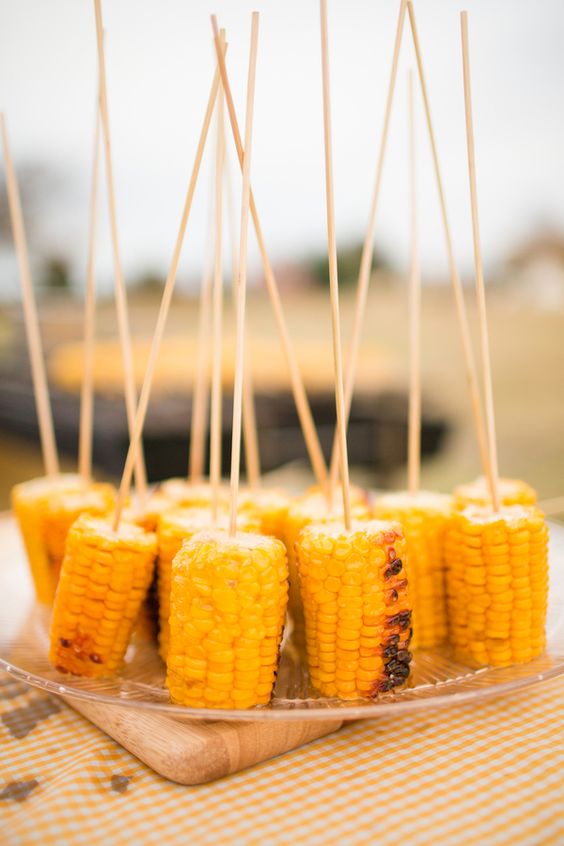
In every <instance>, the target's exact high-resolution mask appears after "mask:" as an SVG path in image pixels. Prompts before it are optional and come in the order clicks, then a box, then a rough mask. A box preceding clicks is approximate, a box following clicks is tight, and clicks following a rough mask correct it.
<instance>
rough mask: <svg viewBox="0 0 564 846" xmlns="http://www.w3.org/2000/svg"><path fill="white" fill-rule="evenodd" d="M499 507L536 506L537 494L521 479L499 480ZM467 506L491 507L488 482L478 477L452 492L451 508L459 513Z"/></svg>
mask: <svg viewBox="0 0 564 846" xmlns="http://www.w3.org/2000/svg"><path fill="white" fill-rule="evenodd" d="M498 487H499V499H500V503H501V505H536V503H537V492H536V491H535V489H534V488H532V487H531V486H530V485H528V484H527V483H526V482H523V481H521V479H499V480H498ZM468 505H491V497H490V488H489V484H488V480H487V479H486V478H485V477H484V476H479V477H478V478H477V479H475V480H474V481H473V482H469V483H468V484H467V485H459V486H458V487H457V488H455V489H454V492H453V507H454V508H455V509H456V510H457V511H461V510H462V509H463V508H466V507H467V506H468Z"/></svg>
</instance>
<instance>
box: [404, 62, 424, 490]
mask: <svg viewBox="0 0 564 846" xmlns="http://www.w3.org/2000/svg"><path fill="white" fill-rule="evenodd" d="M408 123H409V188H410V191H409V194H410V212H411V214H410V230H411V232H410V241H411V259H410V268H409V424H408V429H409V431H408V447H407V467H408V473H407V478H408V489H409V493H410V494H411V495H412V496H414V495H415V494H416V493H417V491H418V490H419V479H420V475H421V273H420V269H419V238H418V227H417V158H416V152H415V99H414V89H413V71H412V70H410V71H409V75H408Z"/></svg>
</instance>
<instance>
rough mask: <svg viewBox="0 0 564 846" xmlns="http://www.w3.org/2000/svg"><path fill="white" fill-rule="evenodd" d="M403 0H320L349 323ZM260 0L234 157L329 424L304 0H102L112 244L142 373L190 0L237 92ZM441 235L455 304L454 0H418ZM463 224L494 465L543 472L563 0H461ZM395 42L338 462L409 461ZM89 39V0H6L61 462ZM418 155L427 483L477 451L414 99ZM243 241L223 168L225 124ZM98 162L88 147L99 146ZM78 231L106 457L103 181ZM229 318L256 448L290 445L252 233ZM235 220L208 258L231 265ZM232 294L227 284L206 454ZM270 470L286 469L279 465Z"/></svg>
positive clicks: (180, 322) (6, 363) (30, 450)
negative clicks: (469, 126)
mask: <svg viewBox="0 0 564 846" xmlns="http://www.w3.org/2000/svg"><path fill="white" fill-rule="evenodd" d="M398 6H399V3H398V2H397V1H396V0H376V2H368V0H348V2H346V3H345V2H343V0H333V2H331V3H330V4H329V13H330V21H329V24H330V43H331V75H332V79H331V82H332V101H333V134H334V172H335V204H336V223H337V234H338V240H339V258H340V281H341V285H342V325H343V337H344V341H345V343H346V341H347V339H348V337H349V333H350V326H351V319H352V313H353V300H354V293H355V285H356V277H357V273H358V265H359V258H360V246H361V243H362V239H363V237H364V231H365V227H366V220H367V215H368V208H369V202H370V195H371V191H372V182H373V179H374V171H375V164H376V158H377V154H378V145H379V138H380V131H381V126H382V120H383V113H384V103H385V97H386V92H387V83H388V77H389V69H390V63H391V55H392V47H393V39H394V33H395V26H396V20H397V12H398ZM255 8H256V9H258V10H259V11H260V12H261V36H260V44H259V62H258V79H257V93H256V104H255V132H254V150H253V174H252V181H253V186H254V192H255V197H256V200H257V206H258V208H259V213H260V216H261V219H262V223H263V229H264V233H265V237H266V242H267V245H268V249H269V253H270V257H271V260H272V262H273V264H274V267H275V271H276V274H277V279H278V282H279V285H280V288H281V291H282V295H283V300H284V308H285V312H286V315H287V319H288V323H289V326H290V330H291V334H292V338H293V341H294V343H295V345H296V348H297V353H298V357H299V359H300V362H301V363H302V367H303V373H304V378H305V381H306V385H307V387H308V389H309V393H310V395H311V401H312V406H313V409H314V415H315V417H316V420H317V422H318V424H319V427H320V433H321V437H322V441H323V444H324V446H325V447H326V449H327V450H328V449H329V447H330V442H331V437H332V431H333V425H334V417H335V415H334V402H333V396H332V365H331V362H332V357H331V354H330V313H329V297H328V284H327V264H326V259H325V256H326V230H325V206H324V197H325V194H324V176H323V134H322V112H321V78H320V48H319V22H318V3H317V2H314V0H311V2H303V0H301V2H298V0H286V2H285V3H275V2H273V0H270V2H258V0H257V2H253V3H250V2H246V0H237V2H233V0H230V2H228V1H227V0H218V2H212V0H200V2H198V3H195V2H185V1H184V2H181V0H167V2H166V3H156V2H155V0H106V2H105V3H104V21H105V28H106V36H105V37H106V41H105V45H106V56H107V77H108V79H107V81H108V96H109V107H110V119H111V131H112V142H113V155H114V170H115V183H116V184H115V187H116V194H117V204H118V224H119V232H120V246H121V252H122V259H123V268H124V272H125V276H126V280H127V282H128V286H129V300H130V309H131V323H132V328H133V333H134V339H135V357H136V370H137V375H138V379H139V381H141V379H142V375H143V370H144V362H145V359H146V355H147V352H148V345H149V342H150V337H151V333H152V330H153V327H154V323H155V319H156V314H157V309H158V304H159V298H160V292H161V290H162V284H163V280H164V278H165V276H166V272H167V268H168V263H169V261H170V256H171V253H172V248H173V245H174V240H175V237H176V231H177V228H178V223H179V220H180V213H181V209H182V204H183V201H184V195H185V191H186V186H187V181H188V176H189V172H190V169H191V166H192V161H193V158H194V152H195V147H196V141H197V135H198V132H199V129H200V125H201V121H202V117H203V112H204V109H205V102H206V99H207V95H208V90H209V85H210V81H211V77H212V74H213V56H212V44H211V30H210V24H209V14H210V13H211V12H216V13H217V14H218V16H219V19H220V24H221V25H223V26H225V27H226V29H227V38H228V41H229V53H228V67H229V69H230V73H231V81H232V87H233V93H234V96H235V100H236V105H237V108H238V112H239V115H240V120H241V121H242V117H243V114H244V111H243V107H244V95H245V82H246V65H247V54H248V42H249V25H250V12H251V10H252V9H255ZM415 8H416V14H417V18H418V24H419V30H420V38H421V46H422V50H423V54H424V61H425V64H426V70H427V78H428V85H429V91H430V96H431V104H432V111H433V116H434V121H435V129H436V133H437V139H438V146H439V153H440V157H441V162H442V166H443V171H444V179H445V186H446V195H447V205H448V207H449V212H450V217H451V225H452V231H453V239H454V244H455V250H456V254H457V257H458V261H459V268H460V271H461V273H462V276H463V278H464V281H465V283H466V299H467V305H468V310H469V316H470V320H471V323H472V327H473V330H475V329H476V328H477V325H476V309H475V296H474V289H473V276H472V273H473V263H472V239H471V227H470V207H469V197H468V185H467V170H466V147H465V134H464V133H465V129H464V107H463V100H462V72H461V57H460V35H459V19H458V7H457V5H456V4H453V3H451V2H445V0H417V2H416V3H415ZM466 8H467V9H468V11H469V13H470V36H471V50H472V59H473V62H472V78H473V95H474V113H475V114H474V117H475V134H476V150H477V165H478V189H479V200H480V212H481V227H482V243H483V252H484V261H485V268H486V273H487V285H488V289H487V292H488V307H489V319H490V329H491V346H492V357H493V374H494V390H495V400H496V411H497V423H498V436H499V453H500V469H501V472H502V473H503V474H504V475H506V476H519V477H523V478H526V479H527V480H528V481H529V482H530V483H531V484H533V485H534V486H535V487H537V488H538V489H539V492H540V495H541V497H552V496H556V495H559V494H560V493H562V482H561V474H562V468H563V466H564V445H563V438H562V432H563V431H564V344H562V327H563V325H564V324H563V319H564V191H563V183H562V173H563V171H564V167H563V166H564V110H563V107H562V95H561V84H560V80H561V79H562V74H563V73H564V53H563V52H562V49H561V45H562V43H563V40H564V7H563V6H562V3H561V2H559V0H543V3H542V10H541V8H540V5H539V4H538V3H536V2H535V0H496V2H495V3H491V2H490V0H469V2H468V3H467V4H466ZM413 65H414V55H413V50H412V45H411V36H410V31H409V26H408V25H407V24H406V27H405V31H404V41H403V45H402V53H401V61H400V70H399V75H398V84H397V89H396V98H395V102H394V109H393V115H392V122H391V127H390V137H389V145H388V151H387V158H386V164H385V169H384V179H383V184H382V192H381V197H380V204H379V212H378V222H377V233H376V241H375V270H374V274H373V279H372V282H371V289H370V295H369V301H368V306H367V314H366V323H365V332H364V340H363V347H362V353H361V361H360V366H359V374H358V381H357V386H358V389H357V393H356V396H355V402H354V405H353V411H352V416H351V426H350V438H349V442H350V450H351V462H352V464H353V466H354V469H353V476H355V477H356V478H358V479H359V480H362V481H365V482H367V483H369V484H371V485H381V486H402V485H403V484H404V483H405V454H406V447H405V440H406V403H407V394H406V386H407V283H406V271H407V263H408V231H409V230H408V220H409V218H408V215H409V208H408V202H407V198H408V185H407V114H406V100H407V96H406V95H407V81H406V76H407V70H408V68H410V67H412V66H413ZM96 86H97V57H96V41H95V27H94V12H93V4H92V3H91V2H90V0H56V2H55V0H50V2H45V0H2V2H1V3H0V108H1V109H2V110H3V111H4V112H5V114H6V118H7V122H8V128H9V132H10V138H11V143H12V152H13V155H14V160H15V164H16V167H17V172H18V177H19V180H20V187H21V192H22V200H23V208H24V215H25V221H26V226H27V234H28V242H29V247H30V252H31V259H32V269H33V275H34V283H35V288H36V291H37V296H38V298H39V302H40V317H41V327H42V333H43V339H44V343H45V349H46V354H47V358H48V367H49V376H50V380H51V387H52V399H53V407H54V415H55V420H56V426H57V434H58V440H59V446H60V449H61V452H62V453H63V454H64V456H65V465H66V466H68V467H72V466H73V463H74V462H75V453H76V445H77V420H78V391H79V388H80V381H81V348H80V337H81V331H82V327H81V321H82V308H83V302H82V297H83V291H84V284H85V277H86V255H87V235H88V202H89V186H90V171H91V162H92V150H93V140H94V138H93V136H94V114H95V98H96ZM417 133H418V139H417V158H418V168H419V213H420V227H421V245H420V247H421V265H422V271H423V277H424V280H423V281H424V292H423V355H422V368H423V388H424V425H423V451H424V463H423V476H422V481H423V484H425V485H427V486H429V487H436V488H439V489H444V490H448V489H449V488H450V487H452V485H453V484H455V483H457V482H459V481H464V480H467V479H470V478H473V477H474V476H475V475H477V473H478V472H479V466H478V457H477V449H476V445H475V438H474V435H473V432H472V428H471V420H470V412H469V404H468V399H467V389H466V382H465V377H464V370H463V362H462V355H461V347H460V341H459V337H458V331H457V324H456V322H455V316H454V307H453V298H452V292H451V289H450V283H449V278H448V272H447V261H446V252H445V247H444V238H443V231H442V227H441V221H440V216H439V208H438V202H437V192H436V186H435V182H434V176H433V171H432V166H431V158H430V150H429V144H428V138H427V135H426V131H425V125H424V116H423V112H422V107H421V102H420V100H419V101H418V104H417ZM228 141H229V144H228V151H229V152H228V163H229V167H228V171H229V180H228V181H229V184H230V191H228V192H227V193H228V194H230V196H231V198H232V202H231V206H232V209H233V211H232V214H230V213H229V203H227V209H226V229H227V232H228V233H229V232H230V233H231V241H232V243H238V235H237V218H238V208H239V197H240V179H239V178H238V173H237V168H236V162H235V158H234V155H233V149H232V145H231V139H230V138H228ZM212 165H213V144H210V145H209V150H208V153H207V154H206V157H205V160H204V163H203V167H202V174H201V179H200V183H199V186H198V191H197V195H196V198H195V204H194V207H193V211H192V215H191V218H190V223H189V228H188V235H187V238H186V242H185V247H184V251H183V257H182V262H181V267H180V272H179V277H178V285H177V293H176V297H175V301H174V305H173V309H172V314H171V318H170V320H169V324H168V330H167V340H166V344H165V346H164V349H163V353H162V355H161V358H160V361H159V368H158V374H157V380H156V384H155V389H154V394H153V401H152V404H151V409H150V413H149V417H148V420H147V428H146V451H147V462H148V469H149V472H150V475H151V477H152V478H153V479H155V480H156V479H159V478H163V477H165V476H170V475H174V474H181V473H183V472H184V470H185V467H186V464H187V451H188V442H189V417H190V403H191V391H192V385H193V380H194V367H195V363H194V360H195V351H196V343H195V336H196V329H197V313H198V295H199V289H200V285H201V281H202V276H203V274H204V272H205V265H206V243H209V238H208V235H207V228H208V220H209V216H210V215H209V208H210V199H209V198H210V187H211V170H212ZM102 174H103V171H102ZM100 185H101V190H100V214H99V221H100V223H99V233H98V243H97V274H96V277H97V286H98V292H99V303H98V313H97V333H98V344H97V356H96V391H97V404H96V442H95V461H96V464H97V465H98V468H99V471H100V473H101V474H102V475H115V474H118V473H119V471H120V469H121V466H122V463H123V459H124V454H125V450H126V447H127V434H126V425H125V414H124V408H123V400H122V396H121V390H122V387H121V373H120V362H119V346H118V343H117V340H116V325H115V314H114V304H113V268H112V259H111V250H110V237H109V228H108V219H107V204H106V194H105V189H104V183H103V180H101V182H100ZM249 249H250V280H249V281H250V285H251V290H250V293H249V304H248V305H249V343H250V354H251V359H252V368H253V376H254V382H255V388H256V395H257V397H256V402H257V416H258V420H259V431H260V446H261V452H262V459H263V465H264V469H265V470H274V469H275V468H280V467H285V466H286V465H288V463H289V462H293V464H292V467H293V468H294V469H293V471H292V472H294V471H295V470H296V469H297V470H300V469H303V470H304V472H305V471H306V468H307V463H306V462H305V460H304V458H305V449H304V446H303V442H302V438H301V435H300V431H299V428H298V423H297V418H296V415H295V411H294V406H293V402H292V398H291V394H290V391H289V386H288V380H287V372H286V366H285V361H284V358H283V355H282V353H281V351H280V347H279V343H278V336H277V332H276V327H275V324H274V321H273V319H272V315H271V311H270V305H269V302H268V300H267V297H266V293H265V292H264V288H263V280H262V275H261V267H260V261H259V257H258V251H257V249H256V244H255V241H254V235H253V233H252V230H251V236H250V245H249ZM231 252H232V251H231V244H230V241H229V238H228V239H227V243H226V249H225V281H226V286H227V287H228V288H230V286H231ZM233 335H234V327H233V314H232V308H231V305H230V302H229V298H228V300H227V303H226V309H225V348H224V379H225V389H226V394H227V396H226V403H225V415H224V416H225V421H224V428H225V460H227V458H228V453H229V416H230V411H231V409H230V397H229V393H230V389H231V381H232V366H231V365H232V349H233ZM0 433H1V434H0V437H1V441H0V505H2V506H6V504H7V502H8V494H9V489H10V486H11V485H12V484H13V483H14V482H15V481H19V480H21V479H24V478H27V477H29V476H32V475H38V474H40V473H41V461H40V455H39V452H38V449H37V446H36V444H37V432H36V424H35V412H34V406H33V401H32V394H31V384H30V376H29V366H28V358H27V353H26V348H25V337H24V333H23V324H22V314H21V304H20V299H19V280H18V274H17V266H16V260H15V255H14V250H13V243H12V236H11V231H10V222H9V215H8V209H7V201H6V194H5V186H4V169H3V165H2V167H0ZM284 472H285V471H283V472H282V475H281V478H283V474H284Z"/></svg>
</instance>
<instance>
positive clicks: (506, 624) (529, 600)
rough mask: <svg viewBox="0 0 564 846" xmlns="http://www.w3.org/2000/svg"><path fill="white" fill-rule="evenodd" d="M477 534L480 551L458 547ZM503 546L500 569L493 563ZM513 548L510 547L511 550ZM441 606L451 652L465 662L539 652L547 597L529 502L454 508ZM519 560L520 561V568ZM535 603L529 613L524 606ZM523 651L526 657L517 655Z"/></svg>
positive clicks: (544, 559) (540, 521)
mask: <svg viewBox="0 0 564 846" xmlns="http://www.w3.org/2000/svg"><path fill="white" fill-rule="evenodd" d="M475 538H480V540H481V546H480V548H479V552H480V557H479V559H478V562H477V564H476V565H472V566H470V565H469V564H468V562H467V559H466V556H465V552H466V551H467V548H468V544H469V541H470V540H472V541H473V540H474V539H475ZM502 548H503V549H504V550H505V549H506V550H507V561H508V570H507V575H503V576H501V577H500V576H496V575H494V574H493V573H492V569H493V570H495V569H496V565H495V564H494V565H492V563H491V562H492V560H493V561H494V562H495V561H496V560H497V558H498V555H497V554H496V553H497V551H498V550H500V549H502ZM515 550H517V552H515ZM445 559H446V566H447V579H446V584H447V607H448V615H449V628H450V639H451V642H452V644H453V648H454V651H455V655H456V657H457V658H458V659H459V660H461V661H464V662H465V663H468V664H472V665H475V664H491V665H493V666H506V665H508V664H518V663H521V662H522V661H524V660H529V659H530V658H533V657H535V656H536V655H539V654H540V653H541V652H542V650H543V649H544V643H545V634H544V629H545V618H546V608H547V596H548V529H547V526H546V523H545V521H544V518H543V515H542V514H541V512H540V511H539V510H538V509H536V508H530V507H524V506H520V505H509V506H504V507H502V509H501V510H500V512H499V513H497V514H496V513H494V512H493V511H492V510H491V509H490V508H489V507H479V506H469V507H468V508H466V509H464V510H463V511H458V512H454V513H453V516H452V519H451V523H450V526H449V529H448V531H447V534H446V537H445ZM523 562H525V564H526V565H527V567H526V571H525V570H524V568H523ZM535 602H538V606H537V607H538V613H537V615H536V616H535V617H533V615H532V613H531V611H530V610H529V609H530V608H532V607H533V605H534V603H535ZM524 656H528V657H524Z"/></svg>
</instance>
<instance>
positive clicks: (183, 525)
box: [157, 508, 260, 661]
mask: <svg viewBox="0 0 564 846" xmlns="http://www.w3.org/2000/svg"><path fill="white" fill-rule="evenodd" d="M228 525H229V516H228V513H227V512H226V511H222V512H220V514H218V519H217V528H219V529H227V528H228ZM237 527H238V529H239V530H240V531H241V532H258V531H260V521H259V519H258V517H257V516H256V515H255V514H253V513H252V512H247V513H242V514H241V515H240V516H239V518H238V521H237ZM211 528H213V522H212V516H211V514H210V510H209V508H205V509H204V508H183V509H179V508H177V509H175V510H173V511H169V512H167V513H166V514H163V515H162V516H161V517H160V519H159V525H158V529H157V540H158V551H159V557H158V559H157V576H158V579H157V587H158V597H159V653H160V655H161V658H162V659H163V661H166V656H167V653H168V643H169V616H170V586H171V580H172V562H173V559H174V557H175V556H176V554H177V552H178V551H179V550H180V547H181V546H182V544H183V542H184V541H186V540H190V538H191V537H193V535H195V534H197V533H198V532H201V531H203V530H205V529H211Z"/></svg>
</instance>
